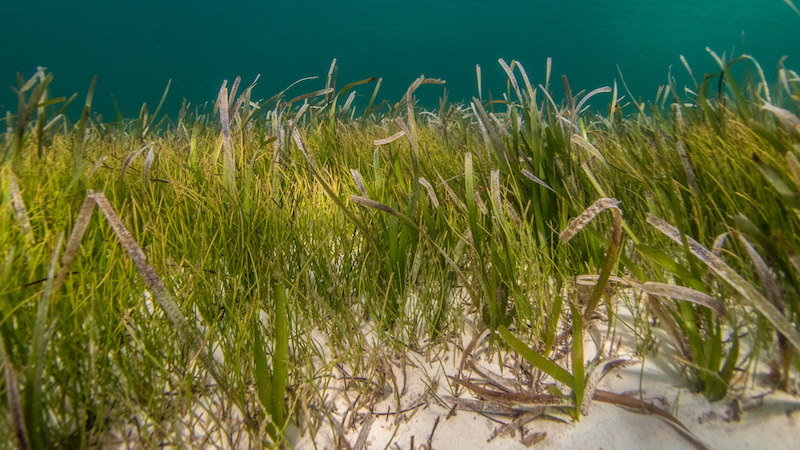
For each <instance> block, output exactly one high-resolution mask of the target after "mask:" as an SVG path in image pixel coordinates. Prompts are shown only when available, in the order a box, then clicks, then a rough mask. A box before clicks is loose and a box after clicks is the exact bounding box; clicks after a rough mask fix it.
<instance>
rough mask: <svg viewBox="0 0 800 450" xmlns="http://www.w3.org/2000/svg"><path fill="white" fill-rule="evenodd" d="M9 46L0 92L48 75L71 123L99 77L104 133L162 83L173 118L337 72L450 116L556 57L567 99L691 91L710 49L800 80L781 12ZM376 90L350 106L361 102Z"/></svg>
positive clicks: (94, 14)
mask: <svg viewBox="0 0 800 450" xmlns="http://www.w3.org/2000/svg"><path fill="white" fill-rule="evenodd" d="M0 38H2V42H3V43H4V44H3V45H0V86H11V85H16V72H17V71H21V72H22V73H23V74H24V76H25V78H26V79H27V78H28V77H30V76H31V75H32V74H33V73H34V72H35V70H36V66H37V65H41V66H45V67H47V68H48V70H50V71H52V72H53V73H54V75H55V79H54V82H53V84H52V91H53V93H54V94H55V95H66V96H69V95H71V94H72V93H73V92H78V93H79V98H78V99H77V100H76V102H75V107H74V108H73V110H72V111H71V112H72V113H73V116H75V115H76V114H77V111H78V110H79V107H80V105H79V104H82V103H83V100H84V98H85V95H86V90H87V88H88V86H89V83H90V81H91V78H92V77H93V76H94V75H95V74H97V75H98V84H97V90H96V93H95V101H94V104H93V109H94V110H96V111H99V112H101V113H103V114H104V115H106V117H108V118H109V119H110V118H111V117H112V116H113V112H114V108H113V100H112V95H113V99H116V101H117V103H118V104H119V107H120V109H121V110H122V112H123V113H124V114H125V115H126V116H136V115H137V114H138V112H139V109H140V108H141V105H142V103H143V102H147V103H148V104H149V105H151V111H152V108H154V107H155V105H156V104H157V103H158V101H159V99H160V97H161V94H162V93H163V91H164V88H165V87H166V85H167V81H168V80H169V79H172V86H171V88H170V92H169V96H168V98H167V102H166V104H165V107H164V108H165V109H164V111H165V112H167V114H169V115H172V116H174V115H176V113H177V110H178V108H179V107H180V103H181V99H182V98H184V97H185V98H186V99H187V100H188V101H190V102H192V103H193V104H202V103H203V102H205V101H213V100H214V99H215V98H216V94H217V92H218V91H219V87H220V85H221V83H222V80H224V79H228V80H233V78H235V77H236V76H237V75H241V76H242V83H243V85H247V84H249V83H250V82H251V81H252V80H253V79H254V78H255V76H256V75H257V74H261V79H260V80H259V83H258V85H257V87H256V89H255V90H254V97H255V98H256V99H258V98H268V97H271V96H272V95H273V94H275V93H277V92H278V91H280V90H281V89H283V88H284V87H286V86H287V85H289V84H290V83H292V82H293V81H295V80H297V79H299V78H302V77H306V76H313V75H317V76H319V77H320V78H319V79H317V80H314V81H309V82H305V83H303V84H302V85H300V86H298V87H296V88H295V89H294V90H293V91H292V92H291V93H290V94H301V93H304V92H309V91H312V90H316V89H320V88H322V87H324V83H325V75H326V73H327V70H328V67H329V66H330V63H331V60H333V58H336V59H337V60H338V64H339V76H338V85H339V86H343V85H344V84H346V83H348V82H351V81H356V80H360V79H362V78H367V77H371V76H378V77H383V84H382V86H381V91H380V93H379V97H380V98H382V99H389V100H391V101H397V100H399V99H400V98H401V96H402V95H403V92H404V91H405V89H406V88H407V86H408V85H409V84H410V83H411V82H412V81H413V80H414V79H415V78H416V77H418V76H419V75H420V74H425V76H428V77H437V78H442V79H445V80H446V81H447V84H446V88H447V90H448V93H449V98H450V99H451V100H463V99H469V98H470V97H472V96H477V94H478V92H477V85H476V81H475V80H476V77H475V65H476V64H480V65H481V67H482V68H483V79H484V96H486V95H487V93H488V92H487V91H488V90H489V89H491V91H492V94H493V96H494V97H495V98H496V97H498V96H500V95H501V92H502V91H504V90H505V76H504V73H503V71H502V69H501V68H500V66H499V64H498V63H497V59H498V58H504V59H505V60H506V61H507V62H510V61H511V60H512V59H517V60H519V61H520V62H522V63H523V65H524V66H525V68H526V69H527V72H528V74H529V75H530V77H531V81H532V82H533V83H534V84H539V83H544V74H545V63H546V59H547V57H552V58H553V80H552V81H551V85H554V86H560V85H561V80H560V78H561V75H562V74H566V75H567V76H568V77H569V81H570V84H571V85H572V88H573V91H574V92H577V91H579V90H581V89H587V90H591V89H594V88H597V87H600V86H605V85H611V84H612V83H613V82H614V80H615V79H616V80H617V81H618V82H619V80H620V75H619V73H618V71H617V65H619V68H620V69H621V71H622V74H623V75H624V77H625V81H626V82H627V83H628V86H629V88H630V89H631V92H632V93H633V95H634V96H636V97H641V98H643V99H645V100H652V99H653V98H654V97H655V94H656V90H657V89H658V86H659V85H661V84H664V83H665V82H666V80H667V71H668V68H669V66H670V65H672V66H673V73H674V74H676V75H677V76H678V81H679V83H689V82H690V79H689V78H688V76H687V75H686V71H685V69H684V68H683V65H682V64H681V62H680V59H679V55H681V54H683V55H684V56H685V57H686V59H687V60H688V61H689V64H691V66H692V69H693V70H694V72H695V75H696V76H698V77H702V74H703V73H705V72H716V71H718V67H717V65H716V63H715V62H714V60H713V59H712V58H711V57H710V56H709V55H708V53H707V52H706V51H705V48H706V47H707V46H708V47H711V49H713V50H715V51H716V52H717V53H718V54H720V55H721V54H722V53H723V52H725V51H727V53H728V54H730V53H731V52H732V51H735V52H736V54H740V53H741V52H742V51H744V52H746V53H749V54H752V55H753V56H754V57H755V58H756V59H757V60H759V62H760V63H761V65H762V66H763V67H764V70H765V73H766V74H767V76H768V77H769V76H771V74H772V73H773V70H774V68H775V65H776V64H777V62H778V60H779V59H780V58H781V56H783V55H788V59H787V60H786V65H787V67H789V68H793V69H795V70H799V71H800V46H798V45H797V44H798V42H800V16H797V15H796V14H795V13H794V12H793V11H792V10H791V9H790V8H789V7H788V6H787V5H786V4H785V3H784V2H783V1H782V0H706V1H696V0H695V1H688V0H648V1H646V2H644V1H641V0H616V1H607V2H599V1H594V2H589V1H585V0H560V1H557V2H556V1H542V0H529V1H521V0H520V1H512V0H495V1H493V2H485V1H475V0H458V1H456V0H424V1H418V0H395V1H391V2H389V1H387V2H375V1H366V0H355V1H349V2H330V1H319V0H307V1H295V2H269V1H255V0H240V1H237V2H209V1H201V0H198V1H194V2H181V1H177V0H175V1H170V2H165V1H163V0H159V1H154V0H137V1H133V0H105V1H101V0H94V1H90V0H74V1H69V2H67V1H46V0H26V1H25V2H14V1H11V0H0ZM229 83H230V81H229ZM373 86H374V85H367V86H366V87H365V86H361V87H360V88H357V89H356V90H357V92H358V93H359V94H360V95H363V96H367V97H368V96H369V95H370V94H371V92H372V88H373ZM442 92H443V88H442V87H439V86H423V87H422V88H421V89H420V91H419V95H420V96H421V97H423V100H424V101H425V104H426V105H428V106H431V107H434V106H435V105H436V101H435V100H436V99H437V98H438V97H439V96H440V95H441V94H442ZM557 97H559V98H560V94H557ZM7 109H11V110H12V111H14V112H15V111H16V97H15V95H14V94H13V92H12V91H11V90H10V89H8V88H3V89H2V92H0V111H3V112H4V111H5V110H7Z"/></svg>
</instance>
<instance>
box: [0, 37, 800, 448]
mask: <svg viewBox="0 0 800 450" xmlns="http://www.w3.org/2000/svg"><path fill="white" fill-rule="evenodd" d="M709 58H713V59H714V60H715V62H716V63H717V64H718V68H719V70H718V72H717V73H714V74H707V75H705V76H703V77H699V76H698V75H697V74H694V73H693V72H692V70H691V68H690V67H689V65H688V63H686V61H685V60H684V67H682V68H681V70H685V71H687V72H686V73H688V74H689V75H690V76H691V79H692V80H694V81H693V83H692V84H691V85H689V86H677V85H676V84H675V83H674V81H673V78H672V75H671V74H670V76H669V78H668V79H669V80H670V82H669V83H668V84H665V85H664V86H663V87H662V88H661V89H659V91H658V95H657V96H656V98H655V99H652V100H649V101H641V100H635V99H634V98H632V96H631V95H630V94H629V93H628V92H627V89H626V87H625V85H624V82H623V81H622V78H620V83H619V84H617V82H613V83H611V84H610V85H609V86H606V87H601V88H598V89H595V90H592V91H590V92H587V91H583V90H580V91H578V90H577V89H576V88H575V87H573V86H570V84H569V81H568V78H567V77H566V76H560V75H559V76H551V75H552V74H551V73H550V69H549V68H550V64H549V61H548V66H547V67H548V69H547V71H546V72H545V73H543V74H535V75H533V76H529V74H527V73H526V71H525V69H524V68H523V67H522V66H521V65H520V64H519V63H517V62H514V61H512V62H510V63H507V62H506V61H503V60H502V59H501V60H499V62H498V63H499V65H500V66H501V67H502V69H503V70H504V72H505V73H506V75H507V90H506V92H503V93H501V94H500V95H498V94H497V93H496V92H495V93H493V96H491V97H490V96H489V95H488V92H484V90H483V89H482V80H481V70H480V67H478V68H477V73H476V75H477V85H476V87H477V89H476V92H477V96H476V97H474V98H472V100H471V101H468V102H463V103H451V102H449V101H448V100H447V97H446V94H445V91H444V88H445V87H446V84H445V81H443V80H438V79H431V78H425V77H424V76H423V77H420V78H418V79H417V80H416V81H414V82H413V83H412V84H411V85H410V86H409V88H408V91H407V94H406V95H405V96H403V98H402V99H400V101H398V102H389V101H381V100H379V99H380V86H381V82H382V79H378V78H367V79H364V80H360V81H355V82H351V83H349V84H342V83H340V82H339V80H337V77H336V67H335V61H334V64H333V65H331V69H330V71H329V72H328V73H327V75H326V76H323V78H324V79H325V82H326V87H325V88H324V89H322V90H317V91H314V92H309V93H308V94H304V95H300V96H296V97H294V98H289V97H287V96H286V91H283V92H280V93H278V94H277V95H274V96H272V97H271V98H268V99H260V97H258V95H257V91H258V89H257V85H256V82H255V81H254V82H253V83H252V84H250V85H246V83H247V81H245V82H244V84H242V83H241V80H240V79H239V78H236V80H235V81H234V82H233V83H231V84H230V85H229V84H228V83H227V82H224V83H222V87H221V89H220V93H219V96H218V97H217V99H216V101H215V102H214V103H210V102H209V103H207V104H205V105H191V104H188V103H186V102H184V104H183V107H182V108H181V109H180V110H179V111H177V113H176V114H175V115H167V114H164V113H163V112H162V109H161V104H159V105H158V106H157V107H156V108H151V107H149V106H148V105H143V106H142V108H141V112H140V114H139V116H138V118H134V119H129V118H125V117H122V116H121V115H120V116H118V117H117V118H116V119H114V120H111V121H109V120H107V119H106V118H104V117H101V116H99V115H97V114H94V113H93V112H92V96H93V91H94V85H95V81H96V80H95V81H91V83H89V89H88V92H87V93H86V94H85V95H84V94H81V95H77V94H76V96H73V97H72V98H69V99H66V98H52V97H51V96H50V94H49V92H50V90H49V85H50V83H51V80H52V79H53V75H52V74H50V73H47V71H46V70H44V69H40V70H39V71H38V72H37V73H35V74H34V75H33V76H31V77H29V78H26V77H23V76H22V75H19V77H18V78H19V83H18V86H17V87H16V88H15V92H16V94H17V95H18V97H19V103H18V105H19V106H18V109H17V111H16V112H11V111H10V112H7V113H6V114H5V118H4V119H3V120H2V121H3V122H4V125H5V133H4V135H3V137H2V141H1V142H0V145H2V159H3V165H2V169H0V179H1V180H2V190H1V191H0V194H1V195H2V201H3V203H2V206H1V207H0V255H1V256H0V361H2V375H0V376H1V377H2V380H3V384H2V391H0V394H1V396H2V397H3V398H4V402H3V403H2V406H0V442H2V444H0V446H4V447H9V448H21V449H28V448H32V449H44V448H97V447H115V448H130V447H136V448H155V447H164V446H168V447H181V448H207V447H221V448H231V447H234V448H265V447H266V448H271V447H275V446H284V447H292V446H294V445H295V443H296V442H297V440H298V439H300V438H301V437H303V436H312V437H313V436H314V435H315V434H316V433H318V432H320V429H323V428H327V429H331V430H333V431H332V432H333V433H334V434H337V435H338V436H339V440H338V446H339V447H340V448H364V446H365V442H364V439H362V438H361V436H359V439H358V441H357V442H355V443H353V442H352V441H351V442H349V443H348V441H347V440H346V439H345V438H344V434H345V431H343V430H345V429H346V428H347V427H348V425H347V424H346V423H345V421H344V420H341V421H340V420H338V419H336V418H334V417H333V416H332V413H333V412H332V410H331V409H330V403H328V402H327V400H326V399H327V397H328V395H329V392H328V390H329V386H330V385H331V384H330V383H332V381H331V380H332V378H335V375H334V374H335V373H337V374H340V375H338V376H339V377H340V378H342V377H345V375H341V374H346V378H347V380H348V386H349V389H351V390H352V391H353V392H355V393H356V394H357V395H355V396H354V398H353V399H352V400H353V401H352V403H353V408H366V409H367V410H369V411H370V412H372V410H371V403H370V402H375V401H377V400H378V399H379V398H381V397H383V396H388V397H390V398H395V397H396V399H397V402H396V404H397V406H398V407H399V405H400V403H401V400H400V396H401V395H402V394H403V391H404V389H405V388H404V385H403V387H402V388H401V386H400V385H401V384H403V383H404V382H401V380H400V378H401V377H404V376H405V373H406V372H405V371H406V368H407V364H408V363H407V360H406V355H407V353H410V352H423V353H426V354H427V355H428V358H429V359H431V360H436V358H437V356H436V355H441V354H440V353H437V352H436V349H437V348H445V349H452V348H458V349H459V350H460V351H461V354H462V355H463V356H462V361H461V367H460V370H459V373H458V375H457V376H452V377H442V379H441V380H438V381H437V383H439V384H441V385H444V386H447V387H448V389H450V392H451V395H452V396H451V397H444V396H436V398H431V399H430V401H431V402H434V401H435V402H439V403H440V404H443V405H449V406H447V407H448V408H452V409H453V410H455V409H459V410H467V412H466V413H462V414H467V413H470V411H473V412H474V413H475V414H477V413H478V412H486V411H488V410H487V409H486V408H487V404H486V403H482V404H481V403H480V402H481V401H489V400H490V401H491V405H492V406H491V407H492V408H494V409H493V410H491V411H488V412H493V413H504V414H506V415H511V416H513V415H515V414H523V413H525V412H530V408H532V407H537V406H539V405H541V406H546V407H547V408H549V409H548V411H552V413H551V414H552V415H560V416H561V417H563V420H568V421H570V422H572V421H575V422H579V421H580V420H581V417H582V415H583V414H587V413H588V409H587V405H588V403H589V402H591V401H592V400H594V401H599V402H606V403H613V404H618V405H621V406H625V407H627V408H632V409H638V410H642V411H645V412H649V413H651V414H653V415H657V416H660V418H661V419H663V420H667V421H670V422H672V423H674V424H675V426H676V427H683V428H686V426H685V425H684V423H682V422H681V421H680V420H679V418H676V417H675V416H674V415H673V414H672V413H671V412H670V411H667V410H665V409H663V408H660V407H659V406H658V405H656V404H654V403H652V402H648V401H645V400H643V399H641V398H640V397H639V396H637V395H628V394H624V393H621V392H610V391H605V390H602V389H600V388H598V381H599V377H600V375H602V374H605V372H607V371H608V370H611V369H613V368H614V367H616V365H620V364H629V363H631V362H633V359H628V360H620V359H619V358H617V355H615V354H614V351H613V347H614V345H613V342H614V335H615V333H617V331H620V330H622V329H625V330H628V331H629V332H631V333H633V335H634V336H635V346H634V347H635V348H634V349H633V350H634V353H635V357H636V358H642V359H644V358H651V359H653V358H659V357H664V358H666V356H663V353H664V352H665V350H664V349H665V348H670V349H672V350H673V353H672V356H669V358H670V360H671V361H672V362H673V363H675V364H677V365H678V366H679V367H680V368H681V370H682V378H681V384H682V386H683V387H684V388H685V389H688V390H689V391H691V392H694V393H699V394H701V395H702V396H704V398H705V399H706V401H707V402H712V403H713V402H735V401H737V398H740V397H741V396H742V395H746V392H747V391H748V389H750V388H751V387H753V385H754V384H755V383H756V382H758V383H761V384H763V383H767V384H768V385H769V388H770V389H773V390H778V391H784V392H785V393H788V394H789V395H791V396H796V395H797V391H798V370H800V364H799V363H800V359H799V358H798V350H800V334H799V333H798V324H800V316H799V315H800V301H798V298H800V297H799V296H798V295H799V294H800V292H799V291H800V256H798V253H800V234H799V233H798V231H799V230H798V227H800V162H799V161H798V158H800V119H798V114H800V77H799V76H798V74H797V73H796V72H795V71H793V70H790V69H788V68H786V67H784V65H783V62H782V61H781V62H780V63H779V64H778V66H777V68H776V69H775V70H774V72H773V71H768V73H769V74H771V73H774V74H775V75H774V76H767V75H765V71H764V70H763V69H762V67H761V66H760V65H759V64H758V63H757V62H756V61H755V60H754V59H753V58H751V57H749V56H748V55H741V56H738V57H732V56H728V55H717V54H716V53H714V52H713V51H709ZM673 70H677V69H673ZM536 80H539V81H538V82H537V81H536ZM87 81H89V80H87ZM304 82H305V81H304V80H300V81H299V82H298V83H299V84H298V86H300V87H302V86H303V83H304ZM556 84H558V85H559V89H561V88H562V87H563V89H564V92H565V93H566V95H565V98H563V99H556V98H553V97H552V95H551V89H552V87H553V86H555V85H556ZM245 85H246V86H245ZM442 85H444V86H442ZM417 90H420V91H422V90H426V91H428V92H430V91H435V90H439V92H440V93H441V94H442V100H441V101H440V105H439V108H438V109H435V110H431V111H425V110H422V109H421V108H420V107H418V106H416V105H417V103H416V101H415V92H417ZM356 92H360V93H365V95H362V96H360V97H357V96H356ZM168 95H169V86H167V89H166V91H165V92H164V96H163V97H162V100H161V102H162V103H163V102H164V98H166V97H167V96H168ZM73 101H75V102H79V103H82V104H83V105H84V107H83V110H82V114H81V116H80V117H79V118H78V120H77V121H73V120H71V119H70V118H69V117H67V116H66V115H65V114H64V111H65V109H66V105H67V104H69V103H71V102H73ZM589 105H592V107H591V108H590V107H589ZM623 313H624V314H623ZM466 331H470V333H467V334H468V335H472V334H474V335H475V336H476V338H475V339H473V341H472V342H469V341H468V340H463V339H462V337H463V336H464V334H465V332H466ZM473 332H474V333H473ZM319 335H324V336H325V337H326V339H327V340H328V341H329V345H328V346H327V347H326V349H323V348H322V346H321V345H319V344H318V340H315V338H314V336H319ZM590 336H605V337H606V340H605V341H603V343H601V342H596V343H595V344H592V343H593V342H594V341H593V340H591V339H587V338H588V337H590ZM478 337H480V339H478ZM479 340H480V342H479ZM608 341H610V342H611V345H610V346H608V345H606V344H607V342H608ZM476 343H477V344H480V343H483V344H485V345H486V346H488V347H487V348H488V349H489V350H488V352H489V353H492V352H494V353H499V352H502V353H506V354H511V353H513V354H515V355H518V357H517V362H518V363H517V364H516V365H514V366H513V367H512V366H508V367H506V368H505V369H503V368H502V364H500V365H501V370H502V371H504V372H503V375H504V376H511V377H515V379H516V380H517V381H518V383H517V388H516V390H515V391H514V390H509V389H504V388H503V384H502V383H498V382H497V380H496V379H495V378H493V377H492V376H491V375H488V374H484V375H483V376H479V374H476V373H471V375H470V372H468V369H469V364H468V362H469V361H468V360H469V356H470V353H471V352H472V351H473V349H474V348H475V347H474V346H475V345H476ZM587 345H588V346H592V347H596V348H587ZM765 366H766V367H768V368H769V370H770V374H771V375H770V377H768V378H767V379H766V380H765V379H763V377H757V376H756V374H757V373H758V370H759V369H760V368H761V369H763V368H764V367H765ZM462 369H463V373H462ZM431 383H433V381H431ZM643 388H646V386H643ZM473 399H478V400H473ZM526 405H527V406H526ZM482 408H483V409H482ZM526 408H527V409H526ZM395 412H396V413H397V415H398V419H397V420H400V419H399V417H400V416H399V411H395ZM582 413H583V414H582ZM345 415H347V414H346V413H345ZM371 420H372V419H371V418H370V419H369V423H370V424H371V423H372V422H371ZM443 420H444V418H443ZM653 420H659V419H657V418H654V419H653ZM436 423H437V424H438V423H439V422H438V420H437V422H436ZM579 425H580V424H578V426H579ZM435 429H436V426H434V430H435ZM687 433H688V431H687ZM688 434H689V435H691V433H688ZM690 438H691V436H690V437H689V439H690ZM312 439H313V438H312ZM694 444H695V445H697V446H698V447H700V448H704V445H705V444H711V445H713V442H706V443H705V444H704V443H701V442H699V441H696V442H694ZM411 445H412V447H413V446H414V444H413V437H412V440H411ZM787 445H788V444H787ZM430 447H431V442H430V440H429V442H428V448H430Z"/></svg>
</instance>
